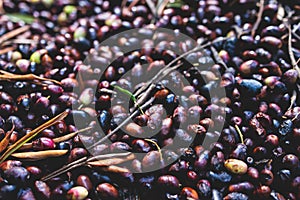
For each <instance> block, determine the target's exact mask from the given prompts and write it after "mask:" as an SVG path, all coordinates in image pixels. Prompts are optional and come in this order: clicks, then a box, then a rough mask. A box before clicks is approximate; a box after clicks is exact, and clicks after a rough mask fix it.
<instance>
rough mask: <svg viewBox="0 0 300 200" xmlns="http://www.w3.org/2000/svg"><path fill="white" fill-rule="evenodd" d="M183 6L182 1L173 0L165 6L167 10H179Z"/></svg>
mask: <svg viewBox="0 0 300 200" xmlns="http://www.w3.org/2000/svg"><path fill="white" fill-rule="evenodd" d="M183 5H184V2H183V1H182V0H175V1H174V2H172V3H168V4H167V8H181V7H182V6H183Z"/></svg>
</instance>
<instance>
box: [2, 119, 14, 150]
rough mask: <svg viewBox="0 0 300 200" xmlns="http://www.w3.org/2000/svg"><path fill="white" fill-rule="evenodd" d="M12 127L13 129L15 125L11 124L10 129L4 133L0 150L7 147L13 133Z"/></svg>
mask: <svg viewBox="0 0 300 200" xmlns="http://www.w3.org/2000/svg"><path fill="white" fill-rule="evenodd" d="M14 129H15V125H14V124H13V126H12V128H11V130H10V131H8V132H7V133H6V134H5V137H4V138H3V139H2V140H1V142H0V152H2V151H4V150H5V149H6V148H7V146H8V144H9V139H10V136H11V134H12V133H13V131H14Z"/></svg>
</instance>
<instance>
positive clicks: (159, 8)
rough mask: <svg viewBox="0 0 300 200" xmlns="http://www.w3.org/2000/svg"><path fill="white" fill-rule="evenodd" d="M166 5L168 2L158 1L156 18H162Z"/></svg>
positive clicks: (166, 0)
mask: <svg viewBox="0 0 300 200" xmlns="http://www.w3.org/2000/svg"><path fill="white" fill-rule="evenodd" d="M168 3H169V0H162V1H159V3H158V4H157V6H156V14H157V16H158V17H160V16H162V13H163V11H164V9H165V7H166V6H167V5H168Z"/></svg>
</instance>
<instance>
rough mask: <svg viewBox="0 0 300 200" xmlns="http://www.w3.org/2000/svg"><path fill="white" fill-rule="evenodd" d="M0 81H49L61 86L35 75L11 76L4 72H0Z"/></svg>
mask: <svg viewBox="0 0 300 200" xmlns="http://www.w3.org/2000/svg"><path fill="white" fill-rule="evenodd" d="M0 80H4V81H20V80H23V81H34V80H38V81H49V82H53V83H55V84H57V85H61V83H60V82H59V81H57V80H54V79H48V78H43V77H39V76H37V75H35V74H23V75H21V74H13V73H9V72H6V71H4V70H0Z"/></svg>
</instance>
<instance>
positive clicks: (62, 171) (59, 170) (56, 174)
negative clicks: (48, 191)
mask: <svg viewBox="0 0 300 200" xmlns="http://www.w3.org/2000/svg"><path fill="white" fill-rule="evenodd" d="M86 160H87V157H83V158H80V159H78V160H75V161H74V162H71V163H69V164H67V165H65V166H63V167H62V168H60V169H58V170H56V171H54V172H52V173H51V174H48V175H47V176H44V177H43V178H42V179H41V180H42V181H47V180H49V179H51V178H53V177H56V176H59V175H60V174H63V173H65V172H67V171H69V170H70V169H72V167H73V166H74V165H77V164H78V163H82V162H84V161H86Z"/></svg>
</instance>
